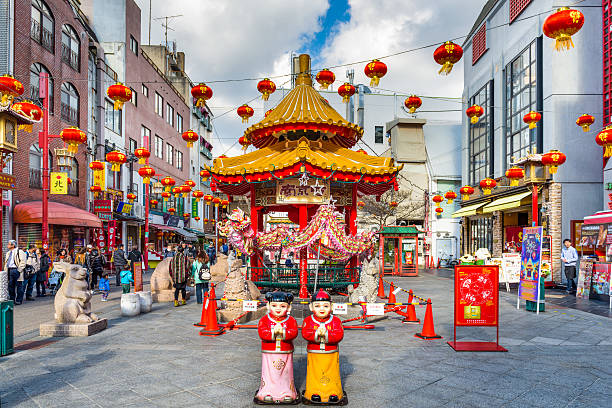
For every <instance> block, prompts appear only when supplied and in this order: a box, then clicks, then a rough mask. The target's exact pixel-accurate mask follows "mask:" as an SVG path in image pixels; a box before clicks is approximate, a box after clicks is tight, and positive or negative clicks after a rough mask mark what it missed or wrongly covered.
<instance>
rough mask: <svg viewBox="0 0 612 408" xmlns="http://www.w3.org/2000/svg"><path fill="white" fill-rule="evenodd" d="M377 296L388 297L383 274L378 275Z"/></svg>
mask: <svg viewBox="0 0 612 408" xmlns="http://www.w3.org/2000/svg"><path fill="white" fill-rule="evenodd" d="M377 296H378V297H379V298H381V299H386V298H387V296H386V295H385V284H384V283H383V279H382V276H381V275H379V276H378V295H377Z"/></svg>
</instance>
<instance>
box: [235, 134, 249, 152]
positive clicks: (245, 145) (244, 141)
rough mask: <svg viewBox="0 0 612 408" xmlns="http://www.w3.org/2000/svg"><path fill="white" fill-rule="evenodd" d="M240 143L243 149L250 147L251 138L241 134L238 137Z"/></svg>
mask: <svg viewBox="0 0 612 408" xmlns="http://www.w3.org/2000/svg"><path fill="white" fill-rule="evenodd" d="M238 144H239V145H240V146H242V150H243V151H244V150H246V149H247V148H248V147H249V145H250V144H251V143H250V142H249V139H247V138H246V137H244V136H240V137H239V138H238Z"/></svg>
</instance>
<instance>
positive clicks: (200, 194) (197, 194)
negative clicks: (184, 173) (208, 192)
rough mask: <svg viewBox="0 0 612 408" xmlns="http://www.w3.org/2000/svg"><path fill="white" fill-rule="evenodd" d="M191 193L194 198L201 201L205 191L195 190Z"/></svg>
mask: <svg viewBox="0 0 612 408" xmlns="http://www.w3.org/2000/svg"><path fill="white" fill-rule="evenodd" d="M191 195H192V196H193V198H195V200H196V203H197V202H199V201H200V199H201V198H202V197H204V193H203V192H202V191H200V190H193V192H192V193H191Z"/></svg>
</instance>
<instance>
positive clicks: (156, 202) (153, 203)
mask: <svg viewBox="0 0 612 408" xmlns="http://www.w3.org/2000/svg"><path fill="white" fill-rule="evenodd" d="M150 203H151V205H152V206H153V207H155V206H156V205H157V204H158V203H159V201H157V200H156V199H153V200H151V201H150Z"/></svg>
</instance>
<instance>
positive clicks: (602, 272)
mask: <svg viewBox="0 0 612 408" xmlns="http://www.w3.org/2000/svg"><path fill="white" fill-rule="evenodd" d="M611 272H612V264H609V263H596V264H594V265H593V278H592V279H591V292H592V293H593V294H596V295H608V294H609V293H610V275H612V273H611Z"/></svg>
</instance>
